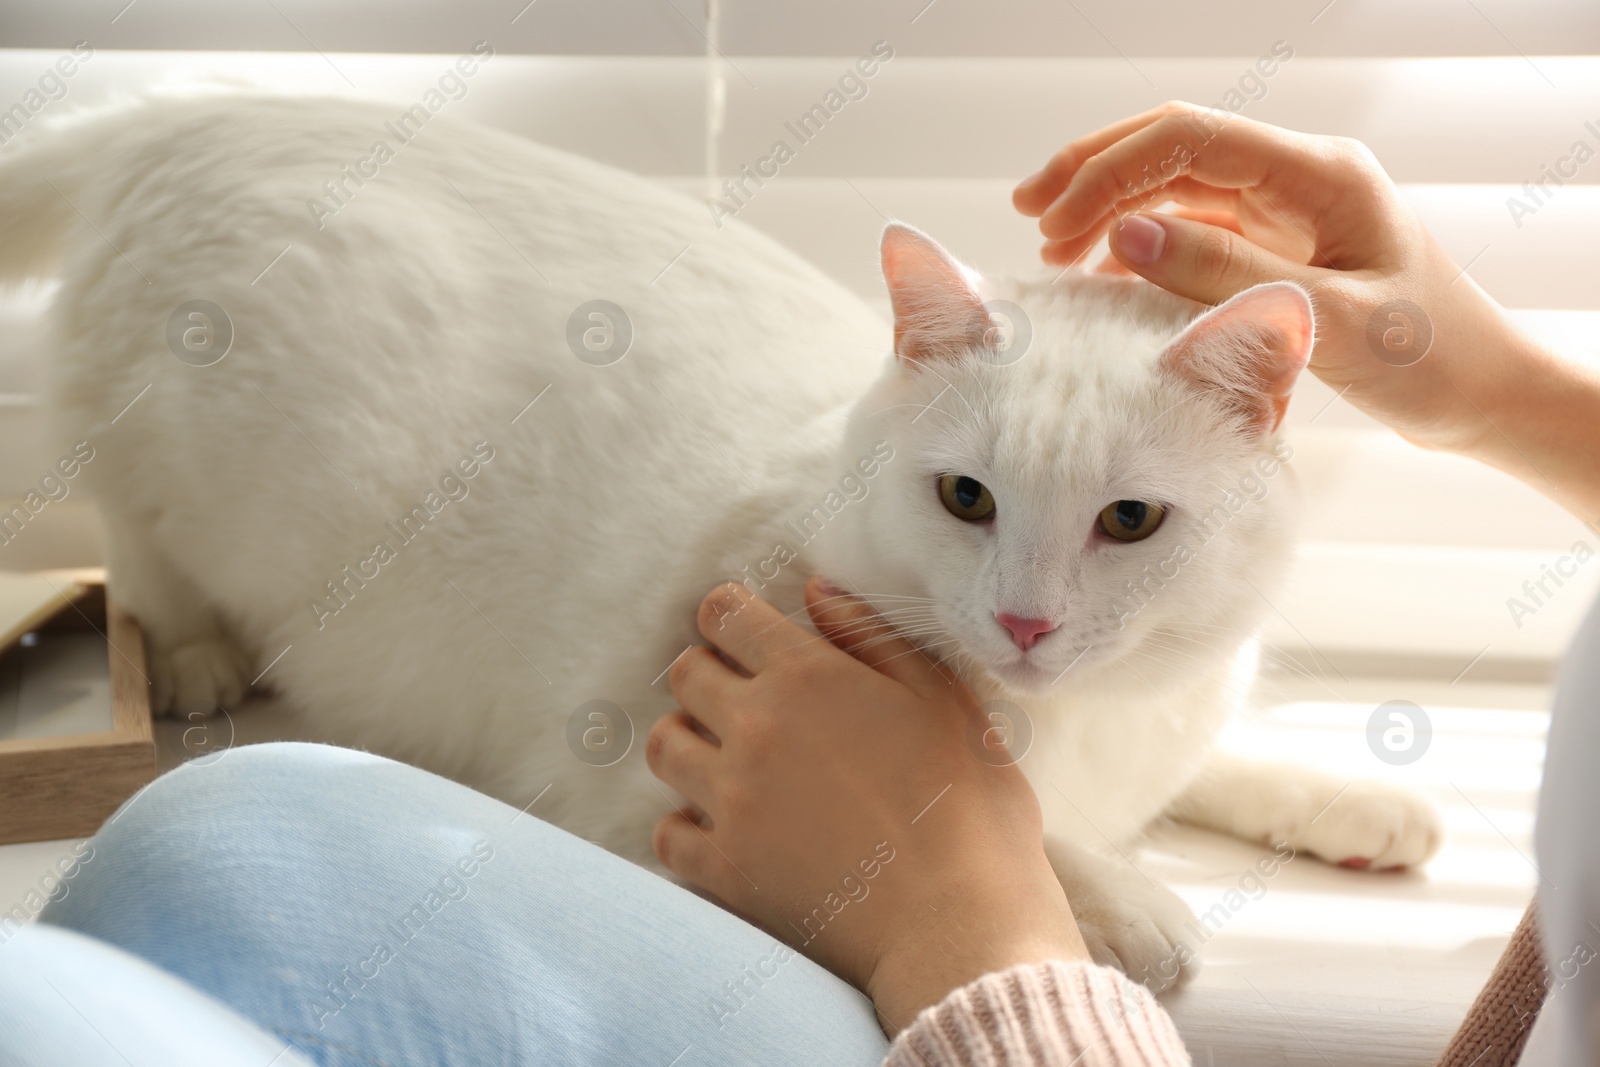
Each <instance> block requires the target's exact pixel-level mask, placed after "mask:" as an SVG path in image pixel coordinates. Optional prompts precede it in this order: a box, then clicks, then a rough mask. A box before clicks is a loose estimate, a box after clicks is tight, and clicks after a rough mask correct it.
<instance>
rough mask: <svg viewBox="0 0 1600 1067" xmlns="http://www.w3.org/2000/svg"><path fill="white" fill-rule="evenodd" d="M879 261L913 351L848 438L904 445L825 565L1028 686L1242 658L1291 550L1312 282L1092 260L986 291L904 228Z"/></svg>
mask: <svg viewBox="0 0 1600 1067" xmlns="http://www.w3.org/2000/svg"><path fill="white" fill-rule="evenodd" d="M883 269H884V276H885V279H886V281H887V283H888V288H889V295H890V299H891V303H892V304H893V307H894V314H895V328H894V336H895V353H894V357H893V359H892V360H891V361H890V363H889V366H888V367H887V369H886V371H885V373H884V375H883V377H882V378H881V379H880V380H879V381H878V383H877V384H876V385H875V387H874V388H873V389H872V391H871V392H870V393H869V394H868V395H867V396H866V397H865V398H864V399H863V400H862V401H861V402H860V403H859V404H858V405H857V406H856V408H855V410H854V411H853V412H852V414H851V417H850V425H849V431H848V434H847V441H846V455H848V456H852V457H853V456H856V455H857V454H861V455H866V454H868V453H869V452H871V451H872V450H873V448H874V446H875V445H876V444H877V443H878V442H880V441H882V442H887V445H888V447H889V448H892V449H893V458H892V459H890V460H888V461H887V462H884V463H882V465H881V469H880V470H879V471H878V473H877V474H876V475H875V477H874V479H873V481H874V483H875V484H874V486H873V490H872V494H871V496H870V498H869V499H868V500H867V501H864V502H863V503H864V504H865V505H866V506H865V508H864V509H863V513H862V514H861V516H860V517H859V520H858V521H856V522H852V523H851V524H849V526H850V530H849V532H848V533H847V534H846V535H845V537H844V538H843V539H842V540H841V541H840V542H837V543H835V544H833V545H831V546H830V551H829V552H828V556H829V557H831V558H830V559H828V560H827V561H826V563H825V567H826V568H829V569H832V570H833V571H834V572H835V577H838V578H841V579H844V580H846V582H847V583H848V584H849V585H850V586H852V587H855V588H857V589H859V590H860V591H861V592H863V593H865V594H867V595H868V596H869V598H870V599H872V600H873V601H874V602H875V604H876V605H877V607H878V608H879V609H880V610H881V611H884V612H885V613H887V614H889V616H890V618H891V619H892V620H894V621H895V622H896V624H897V625H898V626H899V627H900V628H901V629H902V631H903V632H905V633H907V634H908V635H909V636H912V637H913V638H915V639H916V640H917V641H919V642H920V643H922V644H923V645H924V646H925V648H926V650H927V651H928V652H929V653H935V654H938V655H941V656H943V657H945V658H946V659H947V660H948V661H950V662H952V663H954V664H955V665H956V666H957V667H959V668H960V669H962V670H963V671H964V672H967V673H968V674H969V675H971V674H972V673H973V671H974V670H975V669H976V671H978V672H980V673H981V675H982V676H984V677H986V678H987V679H988V680H990V681H991V682H993V683H995V684H998V686H999V687H1000V688H1001V689H1003V690H1006V691H1009V692H1011V693H1014V694H1016V695H1018V696H1021V697H1033V698H1048V697H1049V696H1050V695H1051V694H1052V693H1053V692H1061V691H1062V690H1058V689H1056V688H1055V687H1056V686H1062V687H1064V688H1073V687H1075V684H1076V683H1079V682H1082V681H1084V680H1086V679H1089V678H1094V677H1100V678H1107V677H1108V676H1109V677H1116V676H1117V675H1123V676H1126V678H1127V679H1128V680H1130V681H1131V682H1133V683H1135V684H1138V685H1141V686H1142V685H1146V684H1148V685H1152V686H1156V687H1158V688H1159V687H1164V686H1167V685H1170V684H1172V683H1174V682H1178V681H1181V680H1183V679H1185V678H1189V677H1193V676H1194V675H1195V674H1196V673H1197V672H1201V671H1209V670H1211V669H1214V668H1215V667H1216V666H1217V664H1218V661H1219V660H1220V659H1221V658H1222V657H1224V656H1228V655H1231V654H1232V653H1233V652H1234V651H1235V650H1236V649H1237V648H1238V647H1239V646H1240V644H1241V643H1242V642H1243V641H1244V640H1245V639H1247V638H1248V636H1249V634H1250V631H1251V630H1252V629H1253V628H1254V627H1255V625H1256V624H1257V622H1258V620H1259V618H1260V616H1261V614H1262V611H1263V609H1264V608H1265V607H1266V604H1265V602H1264V597H1269V596H1271V595H1272V589H1273V587H1274V585H1275V583H1276V580H1277V577H1278V572H1279V571H1280V570H1281V569H1282V567H1283V566H1284V563H1285V561H1286V559H1287V556H1288V553H1289V551H1290V524H1289V522H1288V516H1289V514H1290V513H1291V512H1292V510H1293V493H1292V492H1291V490H1290V485H1289V482H1290V478H1289V475H1288V473H1287V471H1285V470H1284V467H1283V463H1284V461H1285V460H1286V459H1287V458H1288V447H1287V445H1285V444H1284V443H1283V442H1281V441H1280V440H1279V439H1278V437H1277V434H1276V431H1277V429H1278V426H1279V423H1280V422H1281V421H1282V418H1283V414H1284V409H1285V407H1286V405H1287V403H1288V399H1289V393H1290V389H1291V387H1292V386H1293V383H1294V381H1295V378H1296V376H1297V375H1298V374H1299V373H1300V370H1301V369H1302V368H1303V367H1304V366H1305V364H1306V360H1307V358H1308V357H1309V355H1310V351H1311V345H1312V336H1313V330H1314V327H1313V319H1312V309H1311V303H1310V300H1309V299H1308V298H1307V296H1306V294H1305V292H1304V291H1303V290H1301V289H1300V288H1298V287H1296V286H1294V285H1290V284H1287V283H1282V284H1271V285H1262V286H1257V287H1256V288H1254V289H1251V290H1249V291H1247V292H1244V293H1241V294H1240V295H1239V296H1237V297H1235V298H1233V299H1232V300H1230V301H1228V302H1227V303H1225V304H1223V305H1221V306H1219V307H1216V308H1212V309H1206V308H1205V307H1204V306H1203V305H1200V304H1195V303H1192V302H1190V301H1186V300H1182V299H1180V298H1178V297H1175V296H1172V295H1170V294H1168V293H1165V292H1163V291H1161V290H1159V289H1157V288H1156V287H1155V286H1153V285H1150V284H1149V283H1147V282H1144V281H1142V280H1139V279H1132V278H1119V277H1110V276H1105V275H1092V274H1085V273H1076V272H1075V273H1069V274H1067V275H1065V276H1063V277H1061V278H1059V279H1058V280H1057V281H1055V282H1054V283H1044V282H1039V283H1026V284H1022V283H1019V284H1012V285H1005V286H1002V287H999V288H997V289H995V290H992V291H983V290H982V289H981V288H980V283H979V280H978V278H977V276H976V275H975V274H973V272H972V271H970V270H968V269H967V268H965V267H963V266H962V265H961V264H959V263H958V262H956V261H955V260H954V259H953V258H952V257H950V256H949V255H948V253H946V252H945V250H944V249H943V248H941V247H940V246H939V245H938V244H937V243H936V242H934V241H933V240H931V239H930V238H928V237H926V236H925V235H923V234H921V233H919V232H917V231H916V230H913V229H911V228H909V227H906V226H901V225H891V226H890V227H889V228H888V229H887V230H886V231H885V232H884V235H883ZM986 298H987V299H989V300H991V301H995V300H1003V301H1006V302H1009V304H1008V305H1000V304H996V303H991V305H990V306H989V307H986V306H985V300H986ZM994 307H1000V308H1003V309H1004V312H1003V313H1004V318H1005V319H1009V320H1011V321H1009V322H1008V323H1006V322H1003V321H997V320H996V318H995V317H994V316H993V315H992V314H991V308H994ZM882 452H883V448H882V446H879V455H880V457H881V455H882ZM919 598H921V599H919ZM1074 672H1078V673H1076V674H1075V673H1074ZM1069 679H1070V680H1069Z"/></svg>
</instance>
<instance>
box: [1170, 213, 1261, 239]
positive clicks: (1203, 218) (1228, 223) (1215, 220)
mask: <svg viewBox="0 0 1600 1067" xmlns="http://www.w3.org/2000/svg"><path fill="white" fill-rule="evenodd" d="M1164 214H1168V215H1174V216H1176V217H1178V218H1180V219H1188V220H1189V221H1190V222H1203V223H1205V224H1206V225H1207V226H1220V227H1221V228H1222V229H1224V230H1232V231H1233V232H1234V233H1236V234H1238V235H1239V236H1241V237H1243V236H1244V226H1243V224H1242V223H1240V221H1239V216H1238V215H1235V214H1234V213H1233V212H1232V211H1227V210H1222V211H1202V210H1198V209H1194V208H1187V207H1175V208H1173V209H1172V210H1171V211H1168V212H1165V213H1164Z"/></svg>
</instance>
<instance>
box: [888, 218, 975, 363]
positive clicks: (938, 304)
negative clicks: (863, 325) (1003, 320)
mask: <svg viewBox="0 0 1600 1067" xmlns="http://www.w3.org/2000/svg"><path fill="white" fill-rule="evenodd" d="M883 278H884V281H886V282H887V283H888V284H889V302H890V303H891V304H893V305H894V351H895V355H897V356H899V357H900V359H901V360H902V361H903V362H905V363H908V364H920V363H927V362H930V361H932V360H938V359H949V358H954V357H957V356H960V355H962V354H963V353H965V352H969V351H971V350H972V349H974V348H977V347H980V346H982V345H983V344H985V342H986V340H987V339H988V338H989V331H990V330H991V329H993V328H994V320H993V319H991V318H990V317H989V312H988V310H987V309H986V308H985V307H984V306H983V298H982V297H981V296H979V295H978V289H977V286H976V285H975V284H974V282H975V280H976V276H975V275H974V274H973V272H972V271H970V270H968V269H967V268H966V267H964V266H962V265H961V264H960V263H958V262H956V260H955V259H954V258H952V257H951V255H950V253H948V252H946V251H945V250H944V249H943V248H942V247H941V246H940V244H939V242H937V241H935V240H934V239H933V238H931V237H929V236H928V235H927V234H925V233H923V232H922V231H921V230H917V229H913V228H912V227H910V226H907V225H905V224H903V223H899V222H892V223H890V224H889V226H888V228H887V229H885V230H884V231H883Z"/></svg>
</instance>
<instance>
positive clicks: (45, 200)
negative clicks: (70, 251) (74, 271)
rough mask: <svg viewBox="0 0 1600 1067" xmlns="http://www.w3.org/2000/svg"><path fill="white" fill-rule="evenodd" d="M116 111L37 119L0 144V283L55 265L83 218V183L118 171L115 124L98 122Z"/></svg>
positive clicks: (42, 274)
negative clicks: (75, 227)
mask: <svg viewBox="0 0 1600 1067" xmlns="http://www.w3.org/2000/svg"><path fill="white" fill-rule="evenodd" d="M113 110H121V108H119V107H116V106H113V107H102V108H97V109H79V110H78V111H77V112H75V113H72V114H69V115H68V116H66V118H65V121H60V120H58V121H55V122H46V121H38V120H36V121H35V122H32V123H30V124H29V125H28V126H27V127H25V128H24V129H23V130H21V131H20V132H19V133H17V134H16V135H15V136H13V137H11V139H10V140H8V141H7V142H6V143H5V144H4V146H3V147H0V284H5V283H11V284H15V283H18V282H24V281H28V280H30V279H33V278H40V277H45V276H47V275H50V274H52V273H53V272H54V270H55V267H56V265H57V264H58V263H59V262H60V260H61V255H62V253H63V252H64V251H65V249H66V246H67V239H68V236H69V235H70V233H71V232H72V228H73V225H74V223H77V222H79V221H80V214H79V212H80V207H79V206H78V205H81V204H82V202H83V197H82V195H81V194H82V192H83V190H84V189H85V188H86V187H87V185H88V183H89V182H90V181H91V180H92V179H93V178H94V177H95V176H96V174H98V173H102V172H109V173H111V174H113V175H115V174H117V173H118V171H119V164H118V162H117V158H116V157H117V156H118V154H119V153H118V151H117V148H118V142H119V141H120V138H119V137H117V136H116V135H115V131H116V128H117V127H116V124H115V123H111V122H106V121H101V120H102V119H103V118H104V117H105V116H106V115H107V113H108V112H110V111H113ZM82 222H84V223H86V224H88V225H90V226H93V225H95V223H94V222H93V220H91V219H88V218H87V217H82Z"/></svg>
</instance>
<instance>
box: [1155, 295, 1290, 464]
mask: <svg viewBox="0 0 1600 1067" xmlns="http://www.w3.org/2000/svg"><path fill="white" fill-rule="evenodd" d="M1316 331H1317V327H1316V318H1315V316H1314V315H1313V313H1312V309H1311V298H1310V297H1309V296H1307V295H1306V291H1305V290H1304V289H1302V288H1300V287H1299V286H1298V285H1295V284H1293V283H1291V282H1268V283H1266V284H1265V285H1257V286H1255V287H1253V288H1250V289H1246V290H1245V291H1244V292H1242V293H1240V294H1239V295H1238V296H1236V297H1234V298H1233V299H1232V300H1229V301H1227V302H1226V303H1224V304H1219V305H1218V306H1217V307H1214V308H1212V309H1211V310H1210V311H1207V312H1206V313H1205V314H1203V315H1201V316H1200V317H1199V318H1197V319H1195V320H1194V321H1193V322H1192V323H1190V324H1189V326H1188V328H1187V329H1185V330H1184V331H1183V333H1181V334H1180V335H1179V336H1178V339H1177V340H1175V341H1173V342H1172V343H1171V344H1170V345H1168V346H1167V349H1166V351H1164V352H1163V353H1162V354H1161V361H1160V365H1161V367H1162V368H1163V369H1164V370H1166V371H1168V372H1169V373H1172V374H1175V375H1177V376H1178V377H1180V378H1183V379H1185V380H1187V381H1189V382H1190V383H1191V384H1193V385H1194V386H1196V387H1198V388H1199V389H1201V390H1203V391H1205V392H1208V393H1211V394H1212V395H1214V396H1218V397H1221V398H1222V399H1223V401H1224V403H1225V404H1226V405H1227V406H1228V407H1230V408H1232V409H1233V410H1234V412H1236V413H1237V414H1238V416H1239V417H1240V418H1241V419H1242V420H1243V421H1244V422H1245V424H1246V425H1247V426H1248V427H1249V428H1250V429H1251V430H1252V431H1254V432H1258V433H1271V432H1272V431H1275V430H1276V429H1277V428H1278V426H1279V425H1280V424H1281V423H1282V422H1283V416H1284V413H1285V412H1286V411H1287V410H1288V407H1289V394H1290V393H1291V392H1292V391H1293V389H1294V382H1295V379H1296V378H1298V377H1299V376H1300V372H1301V371H1302V370H1303V369H1305V365H1306V362H1307V361H1308V360H1309V359H1310V358H1311V346H1312V343H1313V341H1314V340H1315V335H1316Z"/></svg>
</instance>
